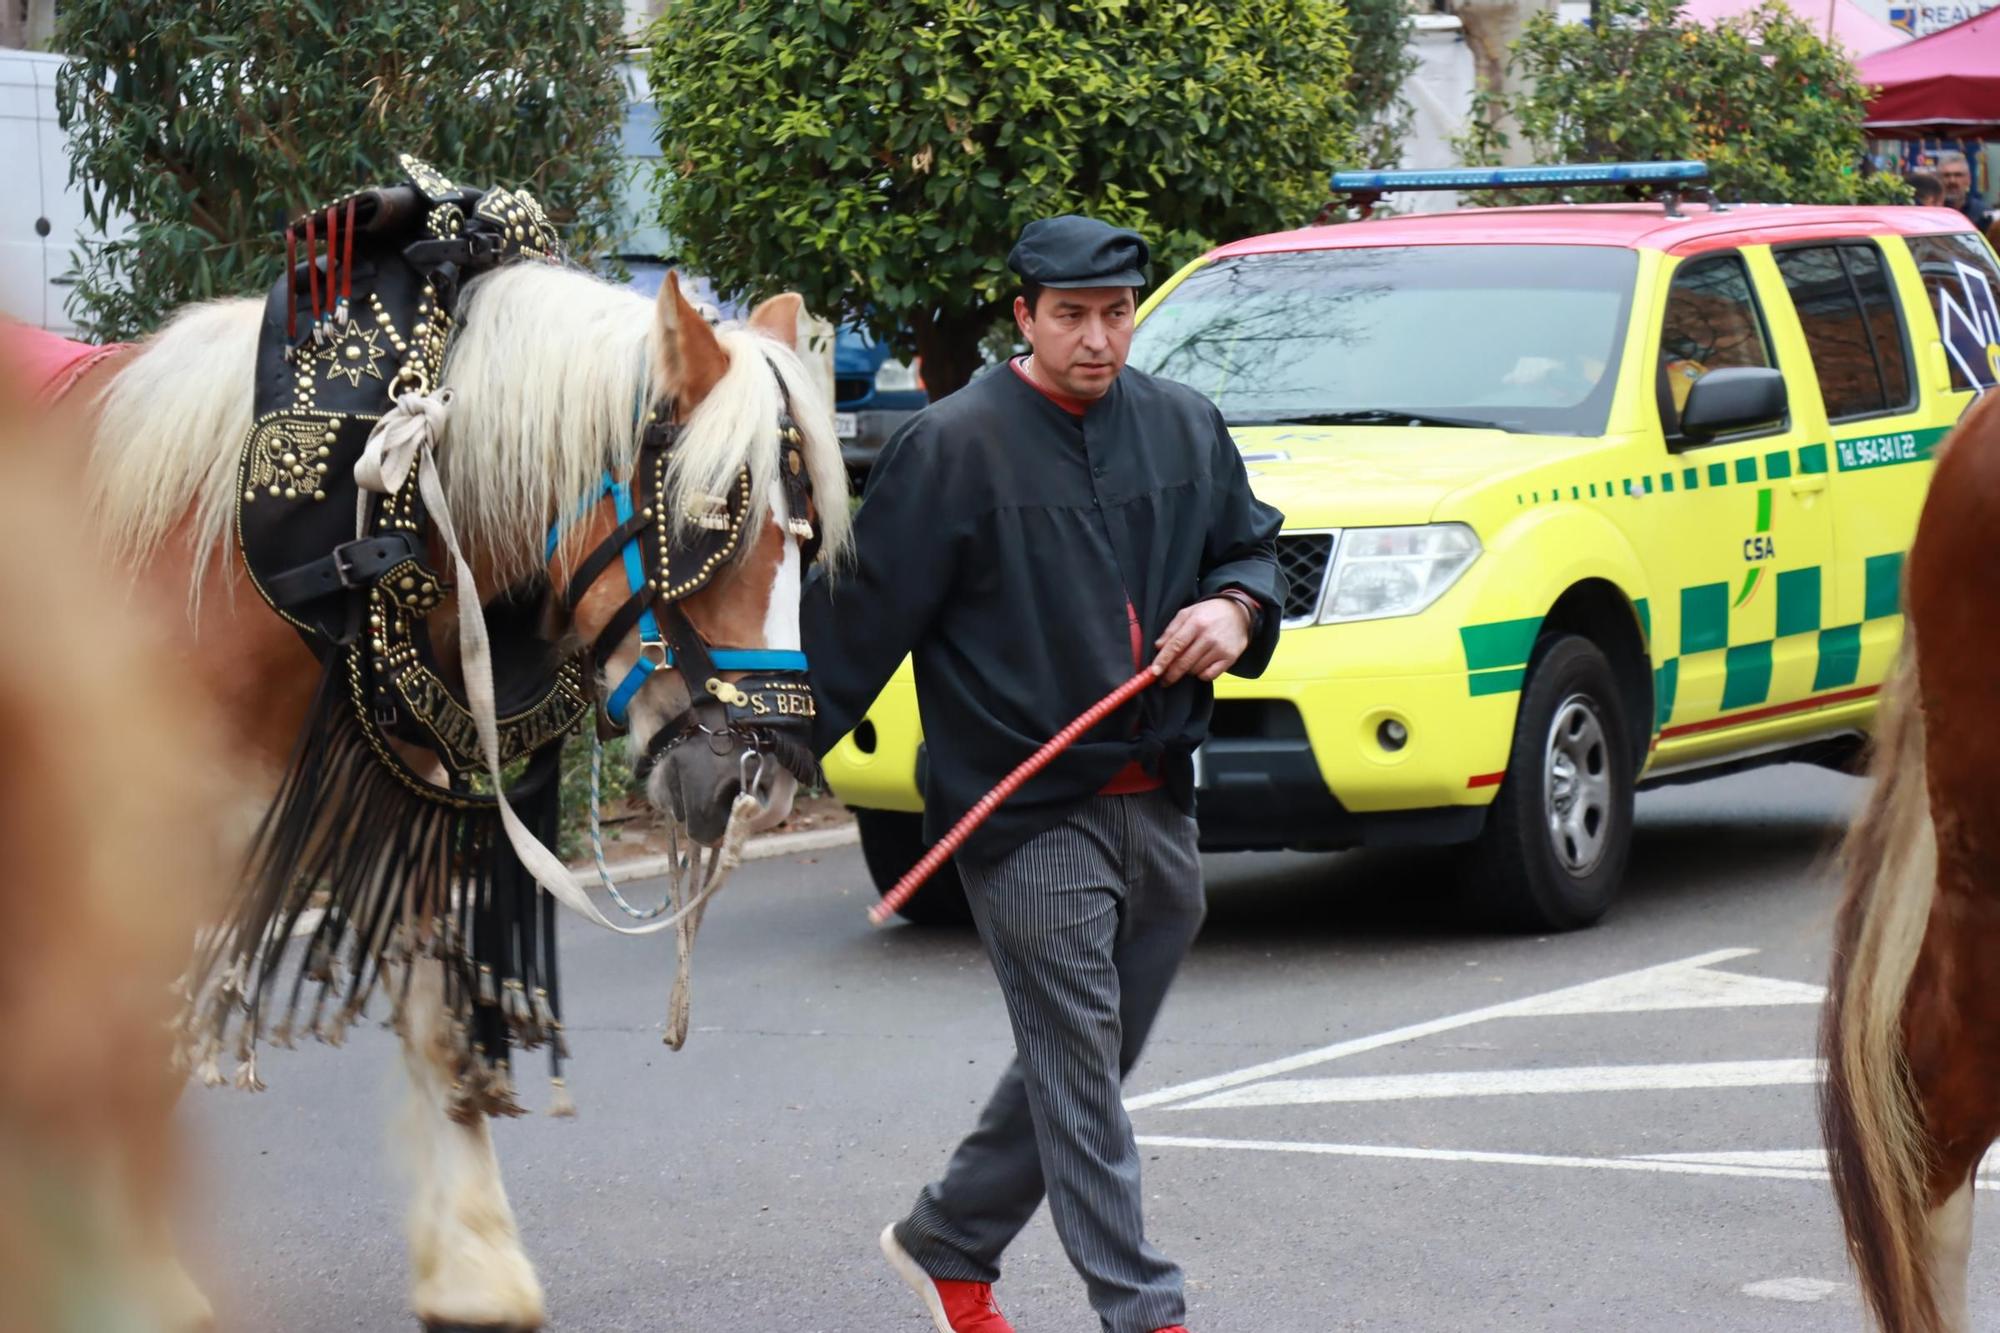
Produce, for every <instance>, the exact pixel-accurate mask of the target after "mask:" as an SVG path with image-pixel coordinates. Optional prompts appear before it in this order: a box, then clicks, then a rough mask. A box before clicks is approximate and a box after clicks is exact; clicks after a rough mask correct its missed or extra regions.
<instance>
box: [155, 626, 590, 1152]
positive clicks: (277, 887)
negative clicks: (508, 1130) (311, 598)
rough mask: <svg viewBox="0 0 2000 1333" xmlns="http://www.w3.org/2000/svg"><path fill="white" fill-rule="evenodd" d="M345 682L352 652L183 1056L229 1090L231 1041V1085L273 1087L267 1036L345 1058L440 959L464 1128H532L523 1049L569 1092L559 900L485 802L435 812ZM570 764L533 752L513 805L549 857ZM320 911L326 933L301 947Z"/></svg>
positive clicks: (398, 1022) (554, 753)
mask: <svg viewBox="0 0 2000 1333" xmlns="http://www.w3.org/2000/svg"><path fill="white" fill-rule="evenodd" d="M346 676H347V664H346V661H345V654H342V653H334V654H333V655H331V656H330V657H329V658H328V669H327V671H326V673H325V674H324V675H323V677H322V678H321V681H320V687H319V692H318V694H317V695H316V696H315V698H314V701H313V707H312V711H311V713H310V715H309V716H308V718H307V720H306V723H305V726H304V728H303V730H302V733H301V736H300V740H299V744H298V747H297V749H296V750H295V752H294V753H293V756H292V762H291V765H290V767H289V769H288V771H287V772H286V775H285V779H284V782H283V784H282V785H281V786H280V788H279V790H278V794H277V796H276V798H275V799H274V800H273V801H272V804H271V808H270V810H269V811H268V812H267V813H266V814H265V816H264V820H263V823H262V824H261V825H260V827H259V829H258V831H257V835H256V837H255V839H254V840H253V842H252V844H251V851H250V855H249V858H248V861H247V863H246V866H245V874H244V879H243V884H242V887H241V889H240V890H239V892H238V895H237V898H236V900H235V902H234V904H233V905H232V906H231V908H230V910H229V912H228V913H227V915H226V916H225V918H224V920H223V922H222V923H221V925H220V927H219V928H218V929H217V931H216V933H215V935H214V936H213V937H212V938H211V939H209V940H208V941H206V942H205V943H204V945H203V946H202V947H201V949H200V950H199V952H198V954H197V957H196V961H195V966H194V968H193V970H192V972H191V973H190V977H189V982H190V984H189V989H188V992H187V1008H186V1010H185V1012H184V1015H183V1020H182V1021H183V1033H184V1037H185V1040H186V1044H187V1058H188V1059H189V1061H190V1063H191V1064H193V1065H194V1066H195V1067H196V1068H197V1069H198V1070H199V1071H200V1073H201V1074H202V1077H203V1078H204V1080H205V1081H207V1082H209V1083H218V1082H221V1081H222V1079H221V1076H220V1070H219V1068H218V1065H217V1057H218V1056H219V1055H220V1054H221V1053H222V1052H223V1051H226V1050H228V1049H229V1048H230V1046H231V1044H232V1042H233V1044H234V1048H235V1054H236V1058H237V1060H238V1062H239V1064H238V1067H237V1070H236V1075H235V1082H236V1084H237V1086H238V1087H245V1088H257V1087H261V1086H262V1084H261V1082H259V1080H258V1078H257V1072H256V1047H257V1043H258V1042H259V1040H260V1039H262V1038H264V1037H265V1036H267V1035H268V1036H269V1038H270V1040H272V1041H273V1042H275V1043H277V1044H278V1045H281V1046H286V1047H289V1046H291V1045H292V1042H293V1039H294V1037H295V1036H297V1035H299V1033H300V1032H301V1031H304V1032H310V1033H311V1034H312V1035H314V1036H316V1037H318V1038H319V1039H320V1040H322V1041H325V1042H328V1043H330V1044H332V1045H336V1046H338V1045H340V1044H341V1042H342V1040H343V1039H344V1038H345V1036H346V1032H347V1029H348V1028H349V1027H351V1026H352V1025H353V1024H354V1023H355V1022H356V1021H357V1020H358V1019H360V1018H361V1017H362V1015H363V1014H364V1013H365V1012H366V1011H367V1007H368V1003H369V1000H370V998H371V997H372V996H373V994H374V992H375V991H376V989H377V988H378V987H379V988H380V989H382V990H383V991H384V992H386V993H388V994H389V1006H390V1009H389V1020H388V1021H389V1024H390V1025H391V1026H395V1027H397V1028H398V1030H401V1026H402V1022H403V1018H404V1002H405V999H406V997H407V994H408V988H409V984H410V975H411V970H410V968H409V966H408V964H409V963H410V961H411V960H412V959H413V958H436V959H438V960H440V961H441V962H442V963H443V964H444V989H445V994H444V1007H445V1015H446V1021H447V1022H448V1023H449V1025H450V1028H451V1033H450V1038H449V1040H450V1043H451V1045H452V1046H453V1047H454V1048H455V1051H454V1056H453V1067H452V1070H451V1073H452V1077H453V1088H454V1096H453V1106H452V1114H453V1115H454V1116H455V1117H457V1118H459V1119H462V1120H470V1119H471V1118H473V1117H476V1116H479V1115H520V1114H522V1112H523V1108H522V1106H521V1104H520V1103H519V1101H517V1100H516V1098H515V1095H514V1087H513V1081H512V1078H511V1069H512V1060H511V1055H512V1051H513V1050H514V1048H516V1047H518V1048H520V1049H521V1050H535V1049H538V1048H540V1047H543V1046H546V1047H547V1048H548V1050H549V1062H550V1075H551V1077H552V1078H553V1079H554V1080H555V1086H556V1088H557V1089H558V1090H560V1089H561V1087H562V1083H561V1075H562V1061H563V1060H564V1059H565V1058H567V1056H568V1054H569V1051H568V1047H567V1044H566V1043H565V1041H564V1039H563V1027H562V1004H561V1000H560V998H559V990H558V987H557V981H556V933H555V900H554V898H553V897H551V896H550V895H548V894H546V893H543V892H541V891H540V889H539V887H538V886H537V885H536V884H535V882H534V879H533V877H531V876H530V875H529V874H528V873H527V871H525V870H524V869H522V867H521V864H520V861H519V860H518V859H517V858H516V857H515V855H514V851H513V848H512V846H511V845H510V844H509V843H508V841H507V835H506V832H505V830H504V829H503V828H502V827H501V824H500V818H499V814H498V810H497V806H496V805H495V803H494V801H493V800H492V799H491V798H485V797H480V796H476V795H474V794H472V793H470V792H460V793H457V795H456V799H454V800H451V801H449V802H446V801H441V800H438V799H433V798H429V797H426V796H425V795H423V794H422V780H421V779H420V778H418V777H417V775H416V774H414V773H413V772H411V771H409V770H408V769H407V768H406V767H404V766H403V765H402V764H401V762H400V760H398V759H396V758H395V757H394V756H393V754H391V753H389V752H386V751H384V750H380V749H378V748H377V745H376V742H375V741H374V740H373V739H372V738H371V736H370V734H369V732H368V730H367V724H366V722H364V721H363V720H362V719H361V718H360V717H358V716H357V714H356V707H355V704H354V703H353V701H352V698H351V696H350V695H349V693H348V691H347V690H346V688H345V681H346ZM560 750H561V745H560V742H558V743H557V744H554V745H550V746H547V747H545V749H544V750H543V751H542V752H541V753H539V754H537V755H536V756H535V758H534V759H533V760H532V761H531V762H530V764H529V768H528V772H527V774H526V776H525V777H524V778H523V779H522V780H521V781H519V782H517V783H516V784H515V786H514V789H513V791H512V792H511V793H510V795H509V797H508V798H507V799H510V800H512V802H513V804H514V809H515V811H516V812H517V813H518V814H519V815H520V816H521V819H522V821H523V822H524V823H526V824H527V826H528V827H529V828H530V829H531V830H533V831H534V833H535V835H536V836H537V837H539V838H540V839H542V841H543V842H544V843H545V844H552V843H553V842H554V840H555V837H556V825H557V822H558V818H559V814H560V811H559V799H560V787H559V783H558V781H557V770H558V769H559V767H560ZM314 907H318V908H321V909H323V910H322V915H321V916H320V918H319V921H318V922H317V924H315V925H314V926H313V927H312V928H311V930H310V933H309V934H308V935H307V936H306V937H305V938H304V939H301V940H294V939H293V935H294V932H295V931H296V930H297V929H298V928H299V923H300V921H301V919H302V918H303V917H304V914H305V913H306V911H307V910H308V909H309V908H314ZM287 973H289V978H288V977H287ZM308 999H310V1002H311V1005H310V1009H309V1010H307V1011H306V1017H305V1018H304V1020H303V1028H301V1026H300V1014H301V1011H302V1010H305V1009H306V1004H307V1001H308ZM274 1016H275V1017H276V1018H277V1022H276V1025H275V1026H269V1027H267V1024H268V1023H269V1022H270V1020H271V1019H272V1018H273V1017H274Z"/></svg>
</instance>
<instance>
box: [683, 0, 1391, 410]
mask: <svg viewBox="0 0 2000 1333" xmlns="http://www.w3.org/2000/svg"><path fill="white" fill-rule="evenodd" d="M651 39H652V44H653V66H652V72H653V86H654V88H655V89H657V90H658V97H659V109H660V126H661V129H660V136H661V137H660V143H661V150H662V154H661V165H662V170H661V176H660V181H661V203H662V210H663V220H664V222H665V224H666V227H667V229H668V230H669V231H670V232H672V233H673V234H674V235H675V236H676V237H678V238H679V239H680V240H681V242H682V244H683V245H684V246H685V247H686V250H685V255H686V258H687V259H688V261H689V262H690V263H691V264H693V265H694V266H695V267H697V268H699V269H700V270H701V271H702V272H704V273H707V274H708V275H709V276H710V277H712V278H714V279H715V280H716V281H717V282H718V283H719V284H720V285H721V286H722V287H723V288H724V289H725V290H726V291H728V292H731V293H744V292H754V291H773V290H777V289H779V288H785V287H789V288H793V289H795V290H798V291H800V292H802V293H803V294H804V295H805V297H806V300H807V302H808V304H809V305H811V306H812V307H813V308H815V309H818V310H822V311H828V312H839V313H842V314H845V315H854V316H859V317H861V318H863V319H865V320H866V321H867V322H868V324H869V325H870V326H871V328H872V329H873V330H874V331H875V333H876V334H877V335H878V336H880V337H883V338H885V339H886V340H888V341H889V342H891V343H893V344H894V345H896V346H897V347H899V348H900V349H902V350H904V351H908V350H911V349H912V348H914V350H915V351H916V352H917V353H918V354H919V355H921V356H922V357H923V360H924V378H925V381H926V383H928V384H929V386H930V388H931V391H932V392H933V393H945V392H949V391H951V390H952V389H955V388H957V387H958V386H959V385H960V384H963V383H964V382H965V380H966V379H968V378H969V377H970V376H971V374H972V372H973V371H974V370H975V369H977V367H978V364H979V362H978V345H979V340H980V337H981V335H982V334H984V333H985V332H986V331H987V330H988V329H989V328H990V327H991V326H992V324H993V323H994V321H995V320H996V319H997V318H998V317H999V316H1000V315H1001V314H1002V313H1003V312H1004V311H1005V310H1006V309H1007V307H1008V303H1009V302H1010V301H1011V299H1012V296H1013V292H1014V290H1015V287H1016V285H1017V284H1016V282H1015V280H1014V278H1013V276H1012V275H1011V274H1010V273H1008V272H1007V270H1006V267H1005V260H1006V255H1007V251H1008V248H1009V247H1010V246H1011V245H1012V244H1013V242H1014V239H1015V237H1016V235H1017V234H1018V233H1019V231H1020V229H1021V227H1022V226H1023V225H1024V224H1025V223H1027V222H1028V221H1029V220H1031V219H1033V218H1036V217H1042V216H1047V215H1050V214H1055V213H1067V212H1085V213H1090V214H1093V215H1095V216H1098V217H1101V218H1104V219H1106V220H1107V221H1111V222H1115V223H1119V224H1123V225H1129V226H1134V227H1137V228H1139V229H1141V230H1142V231H1143V232H1144V233H1145V235H1146V236H1147V239H1148V240H1149V241H1150V242H1151V243H1152V245H1153V252H1154V270H1155V277H1156V278H1157V277H1164V276H1165V275H1166V274H1167V273H1168V272H1171V271H1172V268H1173V267H1174V266H1176V265H1178V264H1180V263H1181V262H1183V261H1185V260H1187V259H1190V258H1192V257H1193V256H1194V255H1196V254H1197V253H1199V252H1200V251H1201V250H1202V249H1203V248H1204V247H1206V246H1207V245H1209V244H1211V243H1212V242H1213V241H1214V240H1215V239H1216V238H1218V237H1231V236H1240V235H1243V234H1244V233H1249V232H1259V231H1270V230H1272V229H1274V228H1279V227H1290V226H1299V225H1302V224H1304V223H1306V222H1308V221H1310V220H1311V218H1312V217H1313V214H1314V212H1315V211H1316V210H1317V209H1318V208H1319V206H1320V205H1321V203H1322V202H1323V201H1324V200H1325V198H1326V192H1327V172H1328V170H1329V169H1330V168H1331V167H1332V166H1333V165H1334V164H1336V163H1339V162H1341V161H1343V160H1344V159H1346V158H1347V157H1348V156H1349V152H1350V145H1351V143H1352V135H1351V128H1350V120H1351V107H1350V102H1349V95H1348V92H1347V78H1348V72H1349V69H1348V57H1347V43H1346V40H1345V36H1344V23H1343V14H1342V6H1341V5H1340V4H1339V3H1338V0H1262V2H1261V3H1259V4H1255V5H1246V4H1239V3H1234V0H1173V2H1172V3H1153V2H1152V0H865V2H864V0H817V2H816V3H799V2H797V0H677V2H676V3H675V4H673V5H670V6H669V7H668V8H667V11H666V13H665V14H664V16H663V17H662V18H661V19H660V21H659V23H658V24H657V25H656V26H655V28H654V29H653V31H652V34H651Z"/></svg>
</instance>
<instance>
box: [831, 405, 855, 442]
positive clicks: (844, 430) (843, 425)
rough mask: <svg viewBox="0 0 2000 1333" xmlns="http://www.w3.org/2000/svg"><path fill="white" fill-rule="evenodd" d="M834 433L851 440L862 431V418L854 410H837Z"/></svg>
mask: <svg viewBox="0 0 2000 1333" xmlns="http://www.w3.org/2000/svg"><path fill="white" fill-rule="evenodd" d="M833 433H834V436H835V437H836V438H838V439H842V440H851V439H853V438H854V437H855V436H857V435H859V434H860V433H861V419H860V418H859V417H857V416H855V415H854V414H853V413H852V412H835V413H834V414H833Z"/></svg>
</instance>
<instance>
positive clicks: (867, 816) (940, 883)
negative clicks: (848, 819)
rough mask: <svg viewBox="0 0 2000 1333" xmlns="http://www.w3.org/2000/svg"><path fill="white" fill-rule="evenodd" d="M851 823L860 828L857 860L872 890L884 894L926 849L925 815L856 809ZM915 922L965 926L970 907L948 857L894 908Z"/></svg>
mask: <svg viewBox="0 0 2000 1333" xmlns="http://www.w3.org/2000/svg"><path fill="white" fill-rule="evenodd" d="M854 822H855V824H857V825H858V826H859V827H860V831H861V859H862V860H864V861H866V862H867V863H868V874H869V876H870V877H871V878H873V879H874V881H875V892H877V893H879V894H886V893H888V892H889V890H890V889H893V888H895V887H896V881H897V880H899V879H901V878H902V877H903V876H904V874H905V873H906V872H908V870H909V868H910V867H911V866H913V865H915V864H916V863H917V862H918V861H921V860H922V859H923V856H924V853H925V852H926V851H928V850H930V846H929V844H928V843H926V842H925V841H924V817H923V816H922V815H913V814H908V813H905V812H904V811H901V810H856V811H855V812H854ZM897 915H898V916H900V917H902V918H903V920H905V921H908V922H911V923H912V924H914V925H919V926H969V925H971V924H972V909H971V908H970V907H968V906H966V902H965V885H964V884H963V883H961V882H960V880H959V878H958V867H957V866H956V865H954V864H953V863H952V862H950V861H946V862H945V863H944V864H943V865H941V866H939V867H938V869H937V873H936V874H934V875H932V876H931V877H930V878H929V879H927V880H925V881H924V886H923V888H921V889H919V890H917V893H916V896H914V897H912V898H911V899H910V901H908V902H906V903H904V904H903V907H902V910H901V911H900V912H898V913H897Z"/></svg>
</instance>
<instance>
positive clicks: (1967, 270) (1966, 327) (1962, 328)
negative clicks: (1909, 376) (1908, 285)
mask: <svg viewBox="0 0 2000 1333" xmlns="http://www.w3.org/2000/svg"><path fill="white" fill-rule="evenodd" d="M1909 244H1910V255H1911V257H1912V258H1914V259H1915V260H1916V261H1917V269H1918V271H1919V272H1921V273H1922V274H1923V275H1924V290H1925V291H1926V292H1928V293H1929V294H1930V299H1931V309H1932V310H1935V311H1936V312H1937V320H1938V333H1939V334H1940V335H1941V336H1942V337H1943V339H1944V350H1945V354H1946V360H1948V361H1950V362H1951V387H1952V388H1954V389H1990V388H1992V387H1993V386H1994V384H1995V383H1996V381H2000V366H1997V365H1995V358H1994V356H1993V354H1992V353H1991V352H1990V351H1989V350H1988V349H1989V348H1991V347H1993V346H1995V345H1996V344H2000V272H1995V271H1994V267H1993V252H1992V251H1990V250H1988V249H1987V248H1986V244H1985V242H1983V241H1981V240H1980V239H1979V238H1978V237H1977V236H1974V235H1972V234H1971V233H1970V232H1955V233H1953V234H1951V235H1948V236H1912V237H1910V239H1909Z"/></svg>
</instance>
